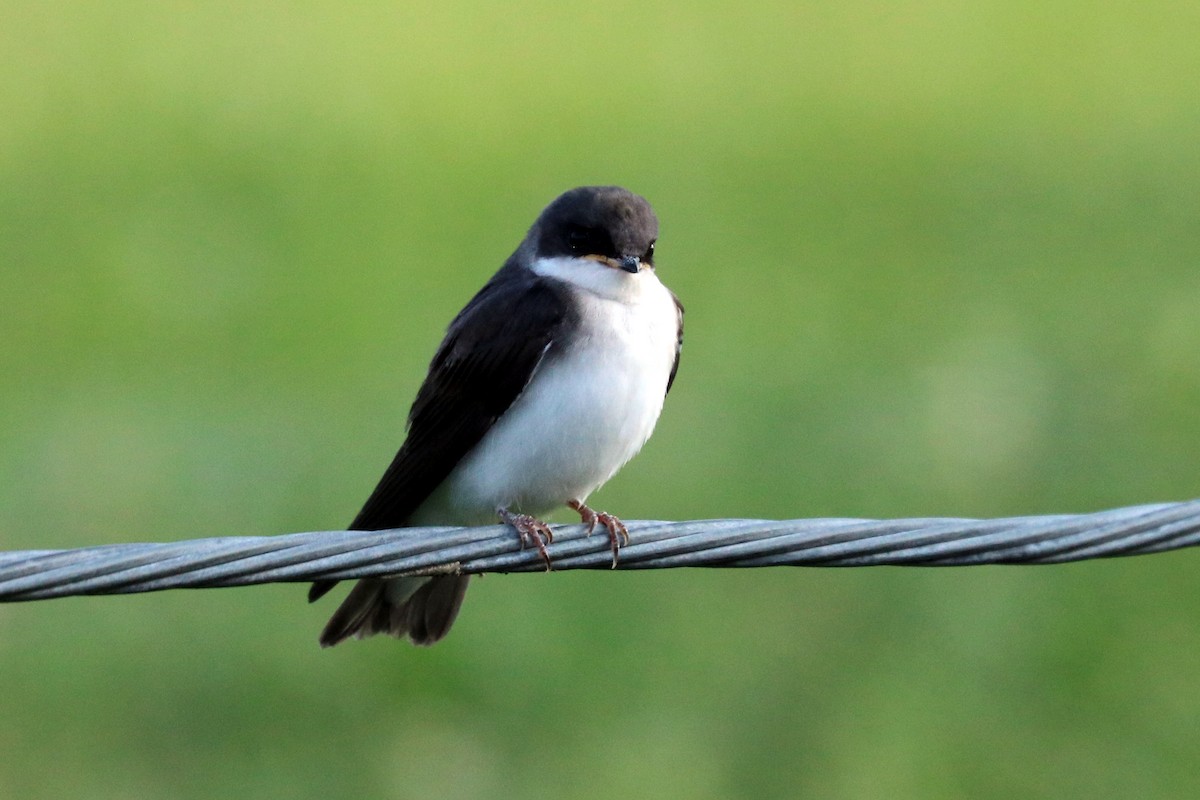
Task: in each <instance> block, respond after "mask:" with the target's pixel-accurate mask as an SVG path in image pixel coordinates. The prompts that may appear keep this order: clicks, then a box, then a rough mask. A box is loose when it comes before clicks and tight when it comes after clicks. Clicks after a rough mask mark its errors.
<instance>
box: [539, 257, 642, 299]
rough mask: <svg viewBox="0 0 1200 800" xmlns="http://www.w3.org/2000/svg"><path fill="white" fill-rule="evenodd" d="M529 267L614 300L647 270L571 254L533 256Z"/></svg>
mask: <svg viewBox="0 0 1200 800" xmlns="http://www.w3.org/2000/svg"><path fill="white" fill-rule="evenodd" d="M530 269H531V270H533V272H534V273H535V274H537V275H541V276H542V277H544V278H553V279H555V280H559V281H562V282H563V283H567V284H570V285H572V286H575V287H578V288H580V289H583V290H585V291H587V292H590V293H591V294H595V295H599V296H600V297H607V298H610V299H613V300H624V299H627V298H628V296H629V292H630V290H631V288H632V287H633V286H634V285H637V284H639V283H641V281H639V280H638V278H640V277H642V276H643V275H645V274H646V273H647V272H650V270H648V269H647V268H646V267H645V265H643V267H642V269H641V270H639V271H638V272H636V273H630V272H626V271H625V270H624V269H622V268H620V267H617V268H614V267H611V266H609V265H608V264H605V263H602V262H601V261H599V260H597V259H595V258H575V257H571V256H559V257H556V258H539V259H535V260H534V262H533V263H532V264H531V265H530Z"/></svg>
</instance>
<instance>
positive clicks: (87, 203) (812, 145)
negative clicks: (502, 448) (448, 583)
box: [0, 2, 1200, 798]
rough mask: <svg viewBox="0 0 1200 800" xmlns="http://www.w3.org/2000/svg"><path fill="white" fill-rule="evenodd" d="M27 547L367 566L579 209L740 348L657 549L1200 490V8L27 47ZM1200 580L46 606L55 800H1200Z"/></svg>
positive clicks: (10, 271) (875, 10)
mask: <svg viewBox="0 0 1200 800" xmlns="http://www.w3.org/2000/svg"><path fill="white" fill-rule="evenodd" d="M0 18H2V19H3V20H4V24H3V25H0V108H3V109H4V113H3V114H0V374H3V375H4V376H5V380H4V381H3V382H0V418H2V419H4V420H5V421H6V424H4V425H2V426H0V537H2V544H3V546H4V547H6V548H25V547H66V546H73V545H82V544H92V543H101V542H115V541H122V540H132V539H155V540H157V539H172V538H184V537H191V536H206V535H223V534H263V533H276V532H284V531H292V530H308V529H320V528H330V527H337V526H340V525H344V524H345V523H346V521H347V520H349V519H350V517H351V516H352V515H353V513H354V512H355V510H356V509H357V505H358V504H359V503H360V502H361V500H362V499H363V497H365V495H366V493H367V492H368V491H369V490H370V488H371V486H372V485H373V482H374V480H375V479H376V478H377V477H378V474H379V473H380V472H381V470H382V469H383V467H384V466H385V465H386V463H387V460H388V459H389V458H390V457H391V454H392V452H393V451H394V449H395V447H396V446H397V445H398V443H399V441H400V438H401V435H402V424H403V419H404V415H405V413H406V411H407V405H408V402H409V401H410V399H411V397H412V394H413V392H414V391H415V389H416V386H417V383H418V381H419V380H420V377H421V376H422V374H423V370H424V366H425V364H426V363H427V361H428V358H429V356H430V354H431V352H432V349H433V347H434V346H435V345H436V343H437V341H438V339H439V337H440V334H441V331H442V329H443V328H444V326H445V324H446V323H447V321H448V320H449V319H450V317H451V316H452V315H453V313H454V312H455V311H456V310H457V309H458V308H459V307H460V306H461V304H462V303H463V302H464V301H465V299H466V298H467V297H468V296H469V295H470V293H471V292H472V291H473V290H474V289H475V288H476V287H477V286H478V285H479V284H480V283H481V281H482V280H483V279H484V278H485V277H486V276H487V275H488V274H490V272H491V271H492V270H493V269H494V268H495V267H496V266H498V265H499V263H500V262H501V260H502V259H503V258H504V257H505V256H506V255H507V254H508V253H509V252H510V251H511V249H512V248H513V247H514V246H515V244H516V243H517V241H518V240H519V238H520V236H521V235H522V233H523V231H524V229H525V226H527V225H528V224H529V223H530V221H531V220H532V219H533V216H534V215H535V214H536V213H537V211H538V210H539V209H540V208H541V207H542V205H544V204H545V203H546V202H547V201H548V200H549V199H551V198H552V197H553V196H554V195H555V194H556V193H557V192H559V191H561V190H563V189H565V188H568V187H570V186H572V185H577V184H581V183H591V182H615V183H622V184H625V185H628V186H630V187H631V188H633V189H634V190H636V191H639V192H641V193H643V194H645V195H646V196H647V197H648V198H650V200H651V201H652V202H653V203H654V204H655V207H656V208H657V210H658V211H659V214H660V217H661V218H662V223H663V235H662V243H661V244H662V247H661V252H662V255H661V266H660V271H661V274H662V276H663V278H664V280H666V282H667V283H668V284H669V285H670V286H672V288H674V289H675V290H676V291H677V293H678V294H679V295H680V297H681V298H682V299H683V301H684V303H685V304H686V305H687V308H688V339H687V345H686V349H685V353H684V361H683V368H682V371H681V373H680V379H679V382H678V383H677V386H676V389H675V390H674V391H673V392H672V396H671V398H670V400H669V402H668V404H667V409H666V413H665V414H664V417H663V419H662V422H661V424H660V428H659V432H658V433H657V434H656V436H655V438H654V439H653V440H652V441H651V443H650V444H649V445H648V446H647V448H646V451H645V452H644V453H643V454H642V455H641V456H640V457H639V458H638V459H636V460H635V461H634V462H633V463H632V464H630V465H629V467H628V468H627V469H626V470H625V471H624V472H623V473H622V474H621V476H620V477H619V478H617V479H616V480H615V481H614V482H613V483H612V485H611V486H610V487H607V488H606V489H605V490H604V491H603V492H602V493H601V494H600V496H599V497H598V500H599V501H600V503H601V504H602V505H603V506H604V507H606V508H609V509H611V510H613V511H617V512H619V513H621V514H622V515H623V516H625V517H627V518H631V519H632V518H642V517H649V518H695V517H721V516H764V517H787V516H822V515H839V516H902V515H933V514H952V515H992V514H995V515H1000V514H1022V513H1036V512H1053V511H1075V510H1087V509H1093V508H1101V507H1108V506H1116V505H1122V504H1126V503H1140V502H1149V501H1155V500H1164V499H1176V498H1183V497H1190V496H1194V495H1195V494H1196V493H1197V491H1196V483H1197V481H1196V477H1195V476H1196V475H1197V474H1198V473H1200V457H1198V456H1197V450H1196V448H1195V446H1194V442H1195V441H1196V440H1197V434H1198V433H1200V424H1198V422H1197V415H1196V408H1197V407H1200V368H1198V366H1197V357H1196V353H1197V352H1200V317H1198V315H1197V314H1196V311H1195V309H1196V308H1197V305H1198V303H1200V278H1198V277H1197V275H1198V273H1197V271H1196V264H1197V263H1198V262H1200V229H1198V228H1197V226H1196V224H1195V221H1196V219H1197V218H1200V195H1198V194H1197V192H1196V189H1195V187H1196V186H1197V185H1198V183H1200V151H1197V149H1196V147H1195V141H1196V135H1197V133H1198V132H1200V103H1198V102H1197V101H1198V100H1200V97H1198V96H1197V95H1198V92H1197V88H1196V83H1195V81H1194V80H1193V77H1194V76H1195V75H1196V74H1197V73H1198V67H1200V63H1198V62H1200V51H1198V50H1197V49H1196V48H1195V47H1194V42H1195V41H1196V34H1197V33H1198V32H1200V31H1198V30H1197V28H1198V27H1200V26H1198V25H1197V22H1198V21H1200V20H1198V19H1197V14H1196V12H1195V11H1194V10H1190V9H1185V8H1181V7H1178V6H1176V5H1174V4H1166V3H1159V4H1153V3H1152V4H1150V5H1142V6H1139V7H1138V8H1137V9H1133V8H1125V7H1119V6H1112V7H1106V8H1097V7H1095V6H1094V5H1085V4H1058V5H1056V6H1054V7H1052V8H1051V7H1043V6H1038V5H1035V4H1004V5H1000V4H991V5H987V4H985V5H975V6H970V7H966V6H959V5H954V4H948V3H936V2H928V3H905V4H901V5H898V6H896V5H886V4H878V5H877V4H870V3H843V4H817V5H809V6H804V7H796V6H788V5H767V4H762V5H757V6H753V7H744V8H740V9H738V10H733V9H731V8H726V7H725V6H722V5H718V4H709V5H692V6H688V7H686V8H683V7H679V6H676V5H666V4H658V5H655V4H649V5H647V4H627V5H617V6H613V5H611V4H609V5H602V6H589V5H582V6H580V5H575V6H571V5H567V6H563V5H561V4H558V5H555V4H544V5H538V4H525V5H519V6H511V5H510V6H506V7H496V8H486V7H476V6H474V5H469V4H462V3H457V4H456V3H452V4H443V5H441V6H437V7H428V8H421V9H419V10H417V9H415V8H414V9H409V8H405V7H395V6H391V5H387V4H376V5H369V4H368V5H359V6H355V7H353V8H349V7H346V6H344V5H335V4H321V3H317V4H309V5H307V6H305V7H304V8H303V9H299V8H292V7H283V6H259V7H257V8H256V9H255V10H253V11H249V10H247V9H245V8H242V7H238V6H225V7H221V6H215V5H209V6H205V7H202V8H183V7H171V6H164V5H161V4H144V3H121V4H108V5H107V6H105V7H104V8H103V9H101V8H99V7H92V6H87V5H83V4H67V5H62V4H60V5H57V6H40V5H32V4H28V5H18V4H6V5H4V6H0ZM1195 561H1196V556H1194V555H1192V554H1189V553H1181V554H1175V555H1170V556H1161V557H1156V558H1148V559H1139V560H1126V561H1118V562H1112V563H1103V564H1085V565H1077V566H1073V567H1062V568H1046V569H1032V570H1020V569H983V570H964V571H929V570H925V571H902V570H891V571H888V570H872V571H856V570H849V571H836V572H825V571H819V570H818V571H805V572H795V571H791V572H789V571H783V572H755V573H742V574H720V573H715V572H704V571H698V572H681V573H673V574H660V575H559V576H555V577H553V578H552V579H549V578H548V579H536V580H535V579H530V578H520V577H511V578H502V577H495V578H488V579H486V580H484V581H480V582H479V583H478V585H477V586H476V587H475V588H473V589H472V593H471V598H470V600H468V603H467V605H466V607H465V609H464V613H463V617H462V618H461V621H460V622H459V623H458V627H456V630H455V635H454V636H452V637H451V638H450V639H449V640H447V641H446V642H445V643H444V644H443V645H439V647H437V648H435V649H433V650H430V651H418V650H414V649H411V648H406V647H401V646H398V645H396V644H395V643H392V642H370V643H365V644H358V645H350V646H346V647H344V648H338V649H336V650H334V651H332V652H319V651H318V650H317V649H316V647H315V641H314V640H315V633H316V631H317V629H318V627H319V625H320V623H321V622H322V620H323V617H324V615H325V614H327V613H328V611H329V605H330V604H322V605H321V606H319V607H315V608H306V607H305V606H304V604H303V599H302V590H301V589H300V587H269V588H261V589H245V590H228V591H221V592H200V593H175V594H167V595H154V596H147V597H140V598H114V599H95V600H64V601H56V602H53V603H37V604H31V605H27V606H21V607H11V608H0V674H2V675H3V676H4V678H5V683H6V685H7V686H9V687H10V690H9V691H8V692H6V693H5V696H4V699H3V700H0V794H4V795H5V796H13V797H18V796H19V797H56V798H58V797H63V796H77V797H127V796H173V797H208V796H214V795H218V794H227V795H236V796H261V797H267V796H279V797H285V796H286V797H304V796H312V797H318V796H319V797H327V796H330V795H332V794H341V795H347V796H377V795H389V796H401V797H403V796H423V795H429V794H432V793H441V794H443V795H447V796H459V795H477V794H488V795H490V796H495V797H523V796H530V795H532V794H535V793H536V794H547V793H550V792H554V793H556V794H558V795H561V796H575V797H608V796H615V795H621V794H623V795H637V796H654V797H687V798H698V797H699V798H703V797H729V796H744V797H777V796H788V797H792V796H796V795H797V794H815V795H818V796H827V797H864V796H868V797H870V796H889V797H920V798H934V797H961V796H971V797H1011V796H1054V797H1064V796H1080V797H1083V796H1086V797H1103V796H1110V797H1128V796H1145V797H1191V796H1194V795H1195V791H1196V788H1197V784H1196V781H1195V776H1194V768H1193V767H1194V758H1193V757H1192V753H1191V747H1190V743H1191V742H1192V741H1194V737H1195V735H1196V733H1197V719H1198V718H1200V696H1198V694H1197V692H1196V691H1195V690H1194V689H1193V688H1192V684H1193V683H1194V680H1192V678H1193V674H1192V673H1193V670H1192V665H1193V664H1195V663H1196V661H1197V657H1198V656H1200V641H1198V640H1197V637H1196V635H1195V633H1194V630H1195V628H1196V625H1195V619H1196V615H1197V613H1198V612H1200V606H1198V605H1197V602H1196V600H1195V592H1194V586H1193V584H1194V578H1193V573H1194V568H1195Z"/></svg>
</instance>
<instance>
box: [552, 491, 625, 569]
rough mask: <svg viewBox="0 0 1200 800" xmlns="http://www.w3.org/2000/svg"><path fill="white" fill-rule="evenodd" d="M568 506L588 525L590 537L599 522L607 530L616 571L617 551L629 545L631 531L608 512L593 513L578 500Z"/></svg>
mask: <svg viewBox="0 0 1200 800" xmlns="http://www.w3.org/2000/svg"><path fill="white" fill-rule="evenodd" d="M567 505H568V506H570V507H571V508H573V509H575V511H577V512H578V513H579V519H580V521H581V522H583V524H584V525H587V535H588V536H591V535H592V531H593V530H595V528H596V523H597V522H599V523H600V524H601V525H603V526H604V528H605V530H607V531H608V543H609V546H611V547H612V556H613V560H612V565H613V568H614V569H615V568H616V566H617V551H618V550H620V549H621V548H622V547H624V546H626V545H628V544H629V529H628V528H626V527H625V523H624V522H621V520H619V519H617V518H616V517H614V516H613V515H612V514H609V513H608V512H606V511H593V510H592V509H590V508H588V507H587V506H585V505H584V504H583V503H581V502H579V501H578V500H570V501H568V502H567Z"/></svg>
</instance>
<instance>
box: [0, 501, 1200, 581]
mask: <svg viewBox="0 0 1200 800" xmlns="http://www.w3.org/2000/svg"><path fill="white" fill-rule="evenodd" d="M626 524H627V525H628V527H629V534H630V543H629V544H628V545H627V546H625V547H623V548H622V549H621V552H620V559H619V561H618V563H617V565H616V568H617V569H666V568H671V567H774V566H804V567H866V566H882V565H893V566H938V567H949V566H972V565H978V564H1057V563H1062V562H1067V561H1081V560H1085V559H1092V558H1112V557H1116V556H1131V555H1143V554H1148V553H1158V552H1161V551H1164V550H1174V549H1179V548H1183V547H1191V546H1193V545H1196V544H1198V543H1200V500H1190V501H1185V502H1178V503H1158V504H1152V505H1140V506H1129V507H1125V508H1116V509H1111V510H1107V511H1099V512H1094V513H1090V514H1056V515H1049V516H1029V517H1008V518H1001V519H955V518H945V517H935V518H927V519H895V520H868V519H796V520H782V521H776V520H757V519H717V520H695V521H684V522H657V521H639V522H627V523H626ZM549 553H550V557H551V559H552V563H553V568H554V569H555V570H567V569H609V568H612V567H613V564H612V554H611V551H610V550H609V545H608V540H607V537H606V536H604V535H603V534H597V535H593V536H587V535H585V529H584V527H583V526H582V525H567V526H562V527H560V528H558V529H557V530H556V534H555V539H554V542H553V544H551V545H549ZM544 569H545V564H544V563H543V562H542V560H541V558H540V556H539V555H538V553H537V552H536V550H532V549H529V550H526V549H522V548H521V546H520V542H519V540H518V538H517V536H516V535H514V533H513V531H512V530H511V529H509V528H506V527H504V526H500V525H488V526H482V527H473V528H458V527H428V528H402V529H398V530H391V531H316V532H310V533H294V534H285V535H280V536H242V537H224V538H212V539H193V540H189V541H181V542H160V543H140V544H109V545H100V546H96V547H83V548H79V549H75V550H26V551H10V552H0V602H18V601H27V600H44V599H49V598H53V597H68V596H72V595H96V594H130V593H135V592H152V591H161V590H164V589H200V588H217V587H225V586H245V585H250V584H259V583H275V582H294V581H312V580H317V579H336V580H344V579H349V578H364V577H375V576H381V575H398V574H416V575H422V574H437V573H445V572H462V573H467V574H480V573H486V572H531V571H539V570H544Z"/></svg>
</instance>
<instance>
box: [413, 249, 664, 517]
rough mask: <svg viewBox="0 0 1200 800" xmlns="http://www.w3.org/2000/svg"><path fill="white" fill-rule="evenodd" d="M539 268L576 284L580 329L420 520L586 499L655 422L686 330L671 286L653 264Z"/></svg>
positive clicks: (569, 262) (557, 263) (541, 509)
mask: <svg viewBox="0 0 1200 800" xmlns="http://www.w3.org/2000/svg"><path fill="white" fill-rule="evenodd" d="M534 269H535V271H537V272H539V274H542V275H545V276H547V277H553V278H558V279H561V280H566V281H568V282H569V283H571V284H573V285H574V286H575V287H576V288H577V290H578V300H579V303H580V308H581V312H582V313H581V325H582V329H581V331H580V332H579V335H577V336H574V337H572V338H571V343H570V345H569V347H568V349H567V350H566V351H565V352H563V353H560V354H556V356H555V357H553V358H548V359H547V360H546V361H545V362H544V363H543V366H542V367H539V369H538V370H537V371H536V372H535V373H534V376H533V378H532V379H531V380H530V384H529V386H527V387H526V389H525V391H524V392H523V393H522V394H521V396H520V397H518V398H517V400H516V401H515V402H514V403H513V405H512V406H510V407H509V409H508V411H506V412H505V413H504V415H503V416H502V417H501V418H500V419H499V420H498V421H497V422H496V424H495V425H494V426H493V427H492V429H491V430H490V431H488V433H487V434H486V435H485V436H484V438H483V439H482V440H481V441H480V443H479V444H478V445H477V446H476V447H475V449H474V450H472V451H471V452H470V453H469V454H468V455H467V457H466V458H464V459H463V460H462V462H460V463H459V464H458V466H457V467H455V469H454V470H453V471H452V472H451V473H450V476H449V477H448V478H447V479H446V481H445V482H444V483H443V484H442V486H441V487H439V489H438V490H437V491H435V492H434V493H433V495H431V496H430V498H429V500H427V501H426V502H425V503H424V504H422V506H421V508H420V509H418V511H417V513H416V514H414V516H413V520H412V521H413V524H418V525H419V524H433V523H440V524H448V523H454V522H458V523H460V524H475V523H483V522H488V521H492V520H494V518H495V516H494V515H495V510H496V509H497V508H499V507H504V508H508V509H510V510H512V511H522V512H525V513H530V514H541V513H545V512H546V511H549V510H550V509H552V508H555V507H557V506H560V505H563V504H565V503H566V502H567V501H568V500H579V501H583V500H585V499H586V498H587V496H588V495H589V494H591V493H592V492H593V491H595V490H596V489H597V488H599V487H600V485H601V484H603V483H604V482H605V481H607V480H608V479H609V478H611V477H612V476H613V475H614V474H615V473H616V472H617V470H619V469H620V468H621V467H622V466H623V465H624V464H625V462H627V461H629V459H631V458H633V456H634V455H636V454H637V452H638V450H640V449H641V448H642V445H643V444H645V442H646V440H647V439H648V438H649V437H650V434H651V432H652V431H653V430H654V424H655V422H656V421H657V420H658V414H659V411H661V410H662V405H663V398H664V395H665V394H666V390H667V379H668V377H669V375H670V372H671V366H672V364H673V363H674V360H675V346H676V337H677V335H678V330H677V326H678V318H677V315H676V310H675V303H674V300H673V299H672V297H671V294H670V292H669V291H667V289H666V287H665V286H663V285H662V283H660V282H659V280H658V277H657V276H656V275H655V274H654V271H653V270H652V269H643V270H642V271H641V272H639V273H638V274H636V275H631V274H629V273H626V272H622V271H620V270H617V269H613V268H611V267H606V266H603V265H601V264H598V263H596V262H593V261H582V260H578V259H545V260H542V261H538V262H535V266H534ZM513 313H517V314H519V313H520V310H519V309H514V311H513Z"/></svg>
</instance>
